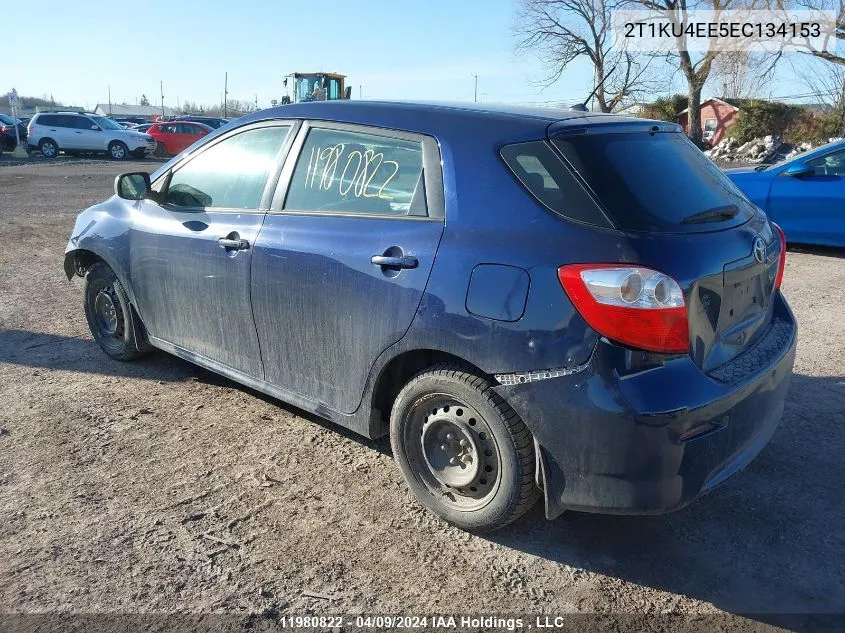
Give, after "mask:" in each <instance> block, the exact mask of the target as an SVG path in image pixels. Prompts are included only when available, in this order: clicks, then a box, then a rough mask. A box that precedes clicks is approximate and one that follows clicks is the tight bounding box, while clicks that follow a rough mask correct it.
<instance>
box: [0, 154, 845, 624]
mask: <svg viewBox="0 0 845 633" xmlns="http://www.w3.org/2000/svg"><path fill="white" fill-rule="evenodd" d="M155 166H156V164H155V163H152V162H145V163H138V164H136V163H124V164H115V163H110V162H107V161H98V160H64V159H62V160H60V161H59V162H55V163H46V162H41V163H38V164H34V165H24V166H9V165H8V163H7V164H5V165H4V164H3V163H0V243H2V244H3V248H2V249H0V271H2V273H3V274H2V275H0V376H2V380H0V403H2V407H0V427H2V429H0V612H5V613H10V612H15V613H35V612H40V613H43V612H56V611H59V612H67V613H102V612H121V613H129V614H131V613H139V612H144V613H150V612H158V613H162V612H174V611H182V612H192V613H200V612H228V613H234V614H237V616H238V617H239V618H240V619H239V620H238V622H240V623H241V624H243V625H244V626H252V625H254V624H255V623H256V622H264V623H267V622H272V621H273V620H274V619H275V618H277V617H278V616H279V615H280V614H282V615H284V614H304V613H316V614H327V613H351V614H355V613H414V614H432V613H446V614H482V613H483V614H493V613H514V614H516V613H521V614H539V613H552V614H560V613H570V612H583V613H599V614H605V615H608V616H613V617H616V616H619V617H624V616H623V614H631V613H634V614H651V615H660V614H664V616H663V617H664V623H665V621H666V620H665V618H666V617H669V616H666V615H665V614H675V615H676V616H678V617H676V618H675V619H674V620H672V621H673V622H675V623H676V624H677V623H681V622H688V621H689V622H702V623H703V622H707V623H708V624H707V626H706V628H707V629H708V630H713V629H719V628H724V629H727V628H728V627H730V628H732V629H733V628H742V629H745V630H757V629H759V628H764V625H771V624H776V625H778V626H783V627H786V628H791V629H796V630H801V631H805V630H813V629H821V628H826V627H827V626H829V625H830V621H829V620H827V621H826V620H824V619H823V618H821V617H820V616H819V615H816V614H830V613H839V614H842V613H843V612H845V573H843V564H842V561H843V552H845V532H843V525H845V521H843V519H845V510H844V509H845V493H843V490H845V486H843V482H845V460H844V459H843V451H845V377H843V374H845V310H843V305H845V290H844V289H845V258H843V255H845V253H843V252H842V251H839V252H837V251H812V252H796V251H793V252H791V253H790V255H789V259H788V266H787V271H786V279H785V292H786V294H787V295H788V297H789V299H790V301H791V303H792V306H793V308H794V310H795V312H796V315H797V317H798V320H799V321H800V327H801V329H800V343H799V348H798V359H797V363H796V368H795V370H796V371H795V377H794V381H793V383H792V388H791V390H790V394H789V398H788V402H787V405H786V415H785V418H784V421H783V424H782V425H781V427H780V429H779V430H778V432H777V433H776V435H775V437H774V439H773V440H772V442H771V444H770V445H769V446H768V447H767V448H766V449H765V451H764V452H763V453H762V454H761V455H760V456H759V458H758V459H757V460H755V461H754V462H753V463H752V464H751V465H750V466H749V467H748V468H747V469H746V470H745V471H744V472H742V473H740V474H739V475H737V476H736V477H734V478H733V479H732V480H731V481H730V482H729V483H727V484H726V485H725V486H723V487H721V488H719V489H718V490H717V491H715V492H714V493H713V494H711V495H709V496H708V497H706V498H704V499H701V500H700V501H698V502H697V503H695V504H693V505H692V506H691V507H689V508H688V509H685V510H683V511H680V512H677V513H675V514H672V515H667V516H657V517H612V516H596V515H587V514H575V513H569V514H566V515H564V516H563V517H561V518H560V519H558V520H557V521H554V522H548V521H546V520H545V519H544V518H543V517H542V513H541V511H540V508H539V506H538V507H537V508H535V510H533V511H532V512H531V513H530V514H529V515H528V516H527V517H526V518H525V519H523V520H522V521H520V522H518V523H517V524H515V525H513V526H511V527H509V528H508V529H506V530H505V531H502V532H500V533H497V534H495V535H493V536H488V537H484V538H482V537H476V536H471V535H469V534H466V533H463V532H460V531H459V530H456V529H453V528H451V527H448V526H446V525H444V524H443V523H441V522H439V521H438V520H436V519H434V518H432V517H431V516H430V515H428V514H427V513H426V512H424V511H423V510H422V509H421V508H420V507H419V506H418V505H417V504H416V503H414V502H413V501H412V500H411V498H410V496H409V493H408V491H407V489H406V488H405V486H404V485H403V483H402V481H401V479H400V475H399V473H398V470H397V469H396V468H395V467H394V465H393V463H392V459H391V456H390V450H389V444H388V442H386V441H381V442H376V443H373V442H368V441H366V440H362V439H360V438H358V437H356V436H352V435H350V434H348V433H345V432H343V431H341V430H339V429H338V428H336V427H334V426H332V425H331V424H329V423H327V422H321V421H320V420H318V419H316V418H313V417H311V416H309V415H306V414H303V413H302V412H301V411H298V410H297V409H294V408H292V407H288V406H285V405H283V404H281V403H279V402H276V401H273V400H271V399H269V398H265V397H263V396H260V395H258V394H256V393H254V392H252V391H250V390H248V389H245V388H243V387H240V386H238V385H236V384H234V383H232V382H229V381H227V380H225V379H223V378H220V377H217V376H216V375H214V374H211V373H209V372H206V371H204V370H201V369H198V368H196V367H194V366H192V365H190V364H188V363H186V362H183V361H180V360H177V359H175V358H173V357H170V356H168V355H166V354H163V353H158V354H154V355H152V356H150V357H148V358H146V359H144V360H142V361H140V362H137V363H132V364H121V363H118V362H115V361H112V360H110V359H108V358H107V357H106V356H105V355H104V354H103V353H101V352H100V350H99V348H98V347H97V346H96V344H95V343H94V342H93V340H92V339H91V337H90V335H89V333H88V330H87V327H86V324H85V319H84V316H83V313H82V304H81V288H82V284H81V280H79V279H76V280H74V281H73V282H70V283H69V282H68V281H67V280H66V279H65V277H64V274H63V272H62V254H63V250H64V246H65V242H66V239H67V237H68V232H69V231H70V229H71V227H72V225H73V218H74V216H75V214H76V213H77V212H78V211H80V210H81V209H83V208H84V207H86V206H87V205H89V204H91V203H93V202H95V201H99V200H101V199H103V198H104V197H106V196H108V195H109V194H110V192H111V186H112V180H113V178H114V175H115V173H117V172H118V171H129V170H131V169H134V168H140V169H148V170H151V169H154V168H155ZM308 592H317V593H319V594H330V595H331V597H332V598H334V599H333V600H327V599H325V596H323V597H317V598H315V597H309V596H308V595H307V593H308ZM689 614H696V615H695V617H694V618H690V617H689ZM738 614H744V616H743V617H740V615H738ZM782 614H798V615H797V616H795V617H785V616H784V615H782ZM0 622H2V621H0ZM647 622H648V621H646V620H643V621H642V623H641V626H643V627H646V626H647ZM838 623H840V624H845V619H841V620H839V621H838ZM702 626H703V625H702ZM0 628H2V625H1V624H0ZM676 630H677V629H676Z"/></svg>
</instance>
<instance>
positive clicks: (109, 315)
mask: <svg viewBox="0 0 845 633" xmlns="http://www.w3.org/2000/svg"><path fill="white" fill-rule="evenodd" d="M93 308H94V310H93V312H94V319H95V321H96V323H97V328H98V329H99V330H100V332H101V333H102V334H103V335H104V336H105V337H107V338H111V339H116V340H123V330H124V327H123V324H124V319H123V309H122V308H121V305H120V299H118V297H117V293H116V292H115V290H114V288H113V287H112V286H106V287H105V288H102V289H101V290H100V291H99V292H98V293H97V295H96V296H95V297H94V306H93Z"/></svg>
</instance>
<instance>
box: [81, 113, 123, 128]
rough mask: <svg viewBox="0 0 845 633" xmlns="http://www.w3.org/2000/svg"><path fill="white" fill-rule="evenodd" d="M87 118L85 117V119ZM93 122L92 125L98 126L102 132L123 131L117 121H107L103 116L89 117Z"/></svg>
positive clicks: (89, 126)
mask: <svg viewBox="0 0 845 633" xmlns="http://www.w3.org/2000/svg"><path fill="white" fill-rule="evenodd" d="M85 118H87V117H85ZM91 118H92V119H93V120H94V123H96V124H97V125H99V126H100V128H101V129H103V130H123V129H126V128H124V127H123V126H122V125H121V124H120V123H118V122H117V121H113V120H112V119H108V118H106V117H104V116H94V117H91ZM88 129H91V124H90V123H89V125H88Z"/></svg>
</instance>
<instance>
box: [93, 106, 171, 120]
mask: <svg viewBox="0 0 845 633" xmlns="http://www.w3.org/2000/svg"><path fill="white" fill-rule="evenodd" d="M162 110H164V112H162ZM94 113H95V114H99V115H102V116H110V117H127V116H132V117H144V118H145V119H148V120H150V121H152V120H153V119H157V118H158V117H160V116H161V115H162V114H163V115H164V116H175V115H176V114H178V112H176V110H174V109H173V108H168V107H166V106H165V107H164V108H162V107H161V106H154V105H125V104H122V103H98V104H97V107H96V108H94Z"/></svg>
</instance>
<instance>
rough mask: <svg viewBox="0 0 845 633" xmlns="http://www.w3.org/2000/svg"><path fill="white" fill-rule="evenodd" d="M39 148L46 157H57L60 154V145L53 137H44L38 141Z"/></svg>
mask: <svg viewBox="0 0 845 633" xmlns="http://www.w3.org/2000/svg"><path fill="white" fill-rule="evenodd" d="M38 150H39V151H40V152H41V155H42V156H43V157H44V158H55V157H56V156H58V155H59V146H58V145H56V141H54V140H53V139H51V138H43V139H41V142H40V143H38Z"/></svg>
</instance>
